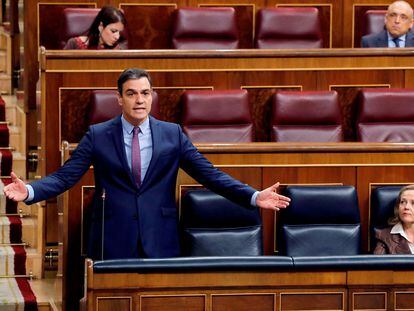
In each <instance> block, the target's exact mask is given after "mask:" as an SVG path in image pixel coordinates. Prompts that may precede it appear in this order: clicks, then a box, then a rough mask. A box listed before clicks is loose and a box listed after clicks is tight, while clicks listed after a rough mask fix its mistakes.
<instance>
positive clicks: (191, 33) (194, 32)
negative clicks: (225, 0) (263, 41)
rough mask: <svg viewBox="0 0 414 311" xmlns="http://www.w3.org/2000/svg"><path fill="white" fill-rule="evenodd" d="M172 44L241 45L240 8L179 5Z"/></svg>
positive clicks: (198, 46) (200, 46)
mask: <svg viewBox="0 0 414 311" xmlns="http://www.w3.org/2000/svg"><path fill="white" fill-rule="evenodd" d="M172 46H173V48H175V49H181V50H185V49H189V50H192V49H194V50H200V49H201V50H215V49H237V48H238V47H239V33H238V29H237V23H236V11H235V10H234V8H231V7H223V8H183V9H177V10H176V12H175V16H174V28H173V34H172Z"/></svg>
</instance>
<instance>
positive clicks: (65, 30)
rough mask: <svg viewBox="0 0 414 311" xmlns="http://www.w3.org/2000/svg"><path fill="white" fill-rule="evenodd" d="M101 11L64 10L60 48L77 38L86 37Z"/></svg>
mask: <svg viewBox="0 0 414 311" xmlns="http://www.w3.org/2000/svg"><path fill="white" fill-rule="evenodd" d="M99 11H100V9H91V8H66V9H64V10H63V17H62V30H61V33H60V40H59V44H60V47H61V48H62V49H63V47H64V46H65V45H66V42H67V41H68V40H69V39H70V38H72V37H77V36H82V35H86V34H87V32H88V30H89V28H90V27H91V25H92V23H93V21H94V19H95V17H96V15H98V13H99Z"/></svg>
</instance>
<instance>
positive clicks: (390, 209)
mask: <svg viewBox="0 0 414 311" xmlns="http://www.w3.org/2000/svg"><path fill="white" fill-rule="evenodd" d="M402 187H403V186H382V187H377V188H375V189H373V190H372V192H371V206H370V224H369V229H370V249H371V251H373V250H374V248H375V231H376V230H378V229H384V228H387V227H389V224H388V220H389V219H390V218H391V217H392V216H393V215H394V206H395V204H396V201H397V199H398V194H399V192H400V190H401V188H402Z"/></svg>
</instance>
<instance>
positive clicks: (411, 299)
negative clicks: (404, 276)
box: [394, 291, 414, 311]
mask: <svg viewBox="0 0 414 311" xmlns="http://www.w3.org/2000/svg"><path fill="white" fill-rule="evenodd" d="M394 295H395V310H396V311H398V310H414V292H413V291H407V292H400V291H396V292H395V294H394Z"/></svg>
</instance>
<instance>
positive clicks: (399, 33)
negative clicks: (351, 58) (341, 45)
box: [361, 1, 414, 48]
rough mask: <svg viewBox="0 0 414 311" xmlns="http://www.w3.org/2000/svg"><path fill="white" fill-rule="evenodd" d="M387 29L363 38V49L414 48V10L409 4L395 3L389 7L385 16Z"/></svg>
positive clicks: (403, 2)
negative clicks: (412, 29)
mask: <svg viewBox="0 0 414 311" xmlns="http://www.w3.org/2000/svg"><path fill="white" fill-rule="evenodd" d="M384 21H385V27H384V28H385V29H384V30H383V31H381V32H380V33H376V34H370V35H366V36H363V37H362V40H361V47H363V48H381V47H389V48H395V47H397V48H398V47H402V48H403V47H413V46H414V34H413V33H412V32H411V27H412V26H413V8H412V7H411V5H410V4H409V3H408V2H405V1H395V2H393V3H391V4H390V5H389V6H388V10H387V14H386V15H385V19H384Z"/></svg>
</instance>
